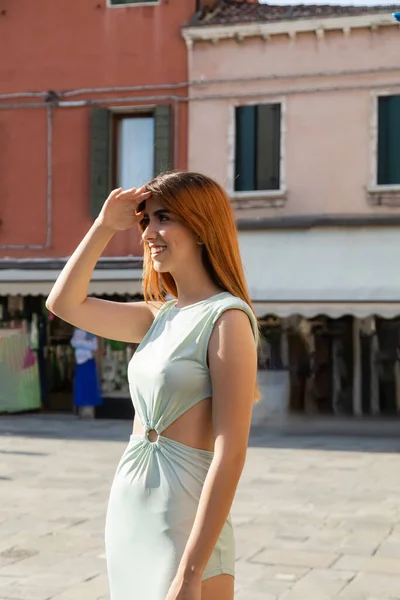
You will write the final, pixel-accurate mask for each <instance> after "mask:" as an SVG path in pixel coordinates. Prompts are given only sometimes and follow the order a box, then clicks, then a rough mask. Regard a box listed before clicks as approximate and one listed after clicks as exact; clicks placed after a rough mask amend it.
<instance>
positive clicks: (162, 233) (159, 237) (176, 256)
mask: <svg viewBox="0 0 400 600" xmlns="http://www.w3.org/2000/svg"><path fill="white" fill-rule="evenodd" d="M141 226H142V231H143V233H142V239H143V241H144V243H145V244H147V246H148V247H149V249H150V254H151V259H152V261H153V266H154V269H155V270H156V271H157V272H158V273H171V275H173V274H174V273H176V272H177V271H180V270H181V269H182V268H185V269H190V265H191V264H193V261H197V260H198V259H199V256H201V246H199V245H198V244H197V241H196V236H195V235H194V233H193V232H192V231H191V230H190V229H189V228H188V227H186V226H185V225H184V224H183V223H181V222H179V221H178V220H177V219H176V217H175V216H174V215H172V214H171V213H169V212H168V211H167V209H166V208H164V206H163V205H162V204H161V203H160V202H159V201H158V200H157V199H156V198H149V199H148V200H146V208H145V209H144V212H143V218H142V221H141Z"/></svg>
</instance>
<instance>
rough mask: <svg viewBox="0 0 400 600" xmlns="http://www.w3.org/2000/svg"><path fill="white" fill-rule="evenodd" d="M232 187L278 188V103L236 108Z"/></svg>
mask: <svg viewBox="0 0 400 600" xmlns="http://www.w3.org/2000/svg"><path fill="white" fill-rule="evenodd" d="M235 117H236V144H235V191H238V192H242V191H258V190H265V191H268V190H279V189H280V183H281V182H280V179H281V177H280V162H281V105H280V104H258V105H255V106H238V107H237V108H236V115H235Z"/></svg>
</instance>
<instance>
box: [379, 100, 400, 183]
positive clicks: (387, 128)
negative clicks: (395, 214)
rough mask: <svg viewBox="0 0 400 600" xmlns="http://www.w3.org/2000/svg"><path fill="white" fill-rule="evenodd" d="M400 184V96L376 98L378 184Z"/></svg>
mask: <svg viewBox="0 0 400 600" xmlns="http://www.w3.org/2000/svg"><path fill="white" fill-rule="evenodd" d="M390 184H400V96H382V97H381V98H379V99H378V185H390Z"/></svg>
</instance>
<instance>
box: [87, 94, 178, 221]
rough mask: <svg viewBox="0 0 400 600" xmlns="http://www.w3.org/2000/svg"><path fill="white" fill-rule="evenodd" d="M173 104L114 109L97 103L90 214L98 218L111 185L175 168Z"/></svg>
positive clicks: (93, 119)
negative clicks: (137, 109)
mask: <svg viewBox="0 0 400 600" xmlns="http://www.w3.org/2000/svg"><path fill="white" fill-rule="evenodd" d="M172 119H173V115H172V108H171V106H170V105H169V104H160V105H157V106H155V107H150V108H149V109H148V110H146V111H143V110H141V111H135V112H127V113H114V112H113V111H111V110H109V109H108V108H106V107H98V106H95V107H93V108H92V112H91V123H90V129H91V149H90V154H91V168H90V186H91V199H90V214H91V216H92V217H93V218H96V217H97V215H98V214H99V212H100V210H101V207H102V206H103V203H104V200H105V199H106V198H107V196H108V194H109V193H110V189H113V188H117V187H122V188H124V189H127V188H131V187H138V186H140V185H143V183H145V182H146V181H148V180H149V179H152V178H153V177H154V176H156V175H159V173H164V172H165V171H169V170H171V169H172V168H173V164H174V158H173V151H172V149H173V135H172V132H173V126H172Z"/></svg>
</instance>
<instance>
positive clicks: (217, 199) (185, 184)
mask: <svg viewBox="0 0 400 600" xmlns="http://www.w3.org/2000/svg"><path fill="white" fill-rule="evenodd" d="M146 188H147V189H148V190H149V191H151V192H152V196H153V197H154V198H158V199H159V201H160V204H162V205H163V206H164V207H165V208H166V209H167V210H169V211H170V212H171V214H173V215H174V216H176V217H177V218H178V219H179V220H180V221H181V222H182V223H184V224H185V225H186V226H187V227H189V229H191V230H192V231H193V232H194V233H195V234H196V235H198V236H199V237H200V239H201V241H202V242H203V263H204V267H205V268H206V270H207V271H208V273H209V275H210V277H211V279H212V280H213V281H214V283H215V284H216V285H218V286H219V287H220V288H222V289H223V290H226V291H228V292H230V293H231V294H232V295H233V296H236V297H238V298H241V299H242V300H244V302H246V303H247V304H248V305H249V306H250V308H251V310H252V311H253V313H254V308H253V306H252V302H251V299H250V295H249V291H248V288H247V284H246V280H245V276H244V271H243V266H242V260H241V257H240V250H239V242H238V235H237V229H236V224H235V218H234V213H233V210H232V207H231V203H230V201H229V198H228V195H227V193H226V192H225V190H224V189H223V188H222V187H221V186H220V185H219V184H218V183H216V182H215V181H214V180H213V179H211V178H210V177H207V176H206V175H201V174H200V173H191V172H180V171H174V172H170V173H164V174H161V175H159V176H158V177H155V178H154V179H152V180H151V181H150V182H149V183H147V184H146ZM166 293H167V294H170V295H171V296H174V297H175V298H176V297H177V287H176V283H175V281H174V278H173V277H172V275H171V274H170V273H157V271H155V270H154V268H153V261H152V260H151V256H150V250H149V248H148V246H147V244H145V247H144V265H143V295H144V298H145V300H146V302H149V301H152V300H157V301H161V302H164V301H165V294H166ZM258 397H259V394H258V390H256V398H258Z"/></svg>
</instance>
